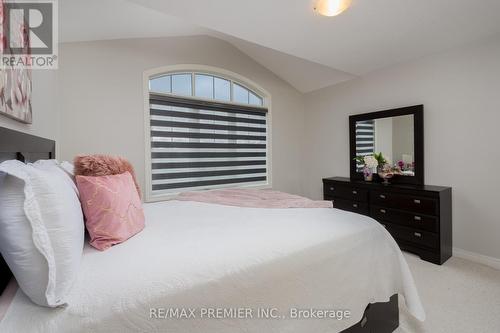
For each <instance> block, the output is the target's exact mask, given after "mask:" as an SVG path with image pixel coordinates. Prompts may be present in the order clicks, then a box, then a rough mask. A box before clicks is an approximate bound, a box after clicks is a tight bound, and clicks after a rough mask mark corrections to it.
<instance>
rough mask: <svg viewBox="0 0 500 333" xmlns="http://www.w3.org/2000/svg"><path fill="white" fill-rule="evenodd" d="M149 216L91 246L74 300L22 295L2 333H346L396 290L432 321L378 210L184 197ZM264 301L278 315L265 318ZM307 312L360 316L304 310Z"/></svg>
mask: <svg viewBox="0 0 500 333" xmlns="http://www.w3.org/2000/svg"><path fill="white" fill-rule="evenodd" d="M145 212H146V228H145V229H144V231H143V232H141V233H140V234H138V235H136V236H135V237H133V238H132V239H130V240H128V241H127V242H125V243H123V244H121V245H118V246H115V247H113V248H111V249H110V250H108V251H105V252H99V251H97V250H95V249H93V248H91V247H86V249H85V252H84V257H83V261H82V266H81V269H80V273H79V276H78V279H77V281H76V282H75V285H74V287H73V289H72V291H71V295H70V296H69V298H68V303H69V305H68V306H67V307H66V308H60V309H48V308H42V307H39V306H36V305H34V304H33V303H31V302H30V301H29V299H28V298H27V297H26V296H25V295H24V294H23V293H22V292H21V291H18V292H17V294H16V296H15V298H14V300H13V302H12V304H11V306H10V307H9V309H8V311H7V313H6V316H5V318H4V319H3V321H2V322H1V323H0V332H121V333H123V332H203V333H211V332H214V333H215V332H217V333H226V332H227V333H235V332H267V333H271V332H308V333H310V332H340V331H341V330H343V329H345V328H347V327H349V326H351V325H353V324H355V323H356V322H358V321H359V320H360V319H361V317H362V314H363V311H364V309H365V307H366V305H367V304H368V303H370V302H385V301H388V300H389V297H390V296H391V295H393V294H395V293H399V294H400V295H402V296H404V299H405V301H406V305H407V307H408V309H409V311H410V313H412V314H413V315H414V316H415V317H417V318H418V319H420V320H423V319H424V318H425V314H424V311H423V308H422V306H421V303H420V299H419V296H418V293H417V290H416V288H415V283H414V281H413V278H412V276H411V273H410V271H409V269H408V266H407V264H406V261H405V259H404V258H403V255H402V254H401V251H400V250H399V248H398V247H397V245H396V243H395V242H394V240H393V239H392V238H391V236H390V235H389V234H388V233H387V232H386V230H385V229H384V228H383V227H381V226H380V225H379V224H378V223H376V222H375V221H374V220H372V219H371V218H368V217H365V216H361V215H357V214H353V213H349V212H345V211H341V210H337V209H322V208H318V209H260V208H238V207H229V206H220V205H214V204H204V203H196V202H181V201H170V202H162V203H154V204H146V205H145ZM169 309H171V310H169ZM176 309H177V310H178V311H179V312H178V313H177V316H178V317H180V318H175V317H176V313H175V310H176ZM224 309H225V310H226V311H225V313H224ZM263 309H267V314H268V315H272V316H274V318H273V319H263V318H257V317H258V314H259V311H260V313H261V312H265V311H266V310H263ZM299 309H300V310H306V311H305V312H302V314H303V315H304V316H307V314H308V313H311V312H310V310H309V309H313V310H319V309H322V310H325V312H324V313H325V314H327V315H328V316H332V314H333V313H334V312H332V311H333V310H343V311H349V312H350V318H348V319H343V320H338V319H332V318H330V319H297V318H294V317H293V315H294V314H297V313H298V312H297V311H298V310H299ZM183 311H184V312H183ZM294 311H295V312H294ZM203 313H204V315H203V317H202V314H203ZM210 313H212V316H211V317H214V316H215V317H217V318H209V316H210ZM316 313H317V312H316ZM336 313H337V314H338V312H336ZM343 313H345V312H343ZM183 314H184V315H185V316H184V318H182V317H183ZM169 315H170V317H169ZM193 315H194V318H193ZM172 317H173V318H172ZM186 317H187V318H186Z"/></svg>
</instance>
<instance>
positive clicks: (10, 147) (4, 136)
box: [0, 127, 56, 294]
mask: <svg viewBox="0 0 500 333" xmlns="http://www.w3.org/2000/svg"><path fill="white" fill-rule="evenodd" d="M55 157H56V143H55V141H52V140H48V139H44V138H41V137H38V136H34V135H30V134H26V133H21V132H17V131H13V130H10V129H7V128H3V127H0V162H3V161H6V160H19V161H23V162H34V161H36V160H40V159H53V158H55ZM11 277H12V273H11V272H10V270H9V267H8V266H7V264H5V261H4V260H3V258H2V257H1V256H0V294H1V293H2V292H3V290H4V289H5V287H6V285H7V284H8V283H9V281H10V279H11Z"/></svg>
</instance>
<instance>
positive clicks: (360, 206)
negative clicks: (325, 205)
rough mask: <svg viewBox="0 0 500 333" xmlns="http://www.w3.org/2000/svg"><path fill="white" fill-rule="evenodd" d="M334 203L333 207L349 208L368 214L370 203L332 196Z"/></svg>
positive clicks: (351, 210) (355, 211)
mask: <svg viewBox="0 0 500 333" xmlns="http://www.w3.org/2000/svg"><path fill="white" fill-rule="evenodd" d="M330 200H331V201H332V203H333V208H338V209H342V210H348V211H350V212H354V213H358V214H363V215H368V213H369V210H368V203H366V202H358V201H351V200H345V199H338V198H332V199H330Z"/></svg>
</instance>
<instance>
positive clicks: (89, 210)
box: [76, 172, 144, 251]
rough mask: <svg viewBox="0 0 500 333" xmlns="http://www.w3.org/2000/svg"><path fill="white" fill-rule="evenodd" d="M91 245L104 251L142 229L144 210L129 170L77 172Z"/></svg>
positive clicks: (77, 181) (77, 182)
mask: <svg viewBox="0 0 500 333" xmlns="http://www.w3.org/2000/svg"><path fill="white" fill-rule="evenodd" d="M76 184H77V186H78V190H79V191H80V201H81V202H82V207H83V212H84V214H85V218H86V221H85V225H86V227H87V230H88V232H89V234H90V245H92V246H93V247H95V248H96V249H98V250H101V251H104V250H106V249H108V248H110V247H111V246H112V245H115V244H119V243H122V242H124V241H126V240H127V239H129V238H130V237H132V236H134V235H135V234H137V233H138V232H140V231H141V230H142V229H144V211H143V209H142V204H141V200H140V199H139V195H138V194H137V191H136V190H135V187H134V181H133V179H132V176H131V175H130V173H129V172H125V173H123V174H120V175H112V176H100V177H91V176H76Z"/></svg>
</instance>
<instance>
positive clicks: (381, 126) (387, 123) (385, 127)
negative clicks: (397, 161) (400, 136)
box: [375, 118, 393, 161]
mask: <svg viewBox="0 0 500 333" xmlns="http://www.w3.org/2000/svg"><path fill="white" fill-rule="evenodd" d="M392 120H393V119H392V118H382V119H377V120H375V152H376V153H382V155H383V156H384V158H385V159H386V160H388V161H392V160H393V159H392V141H393V140H392V136H393V135H392Z"/></svg>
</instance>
